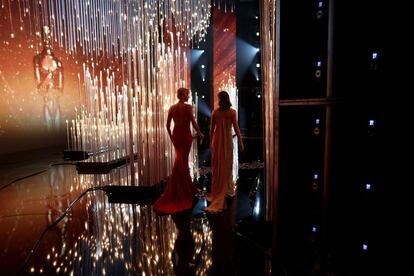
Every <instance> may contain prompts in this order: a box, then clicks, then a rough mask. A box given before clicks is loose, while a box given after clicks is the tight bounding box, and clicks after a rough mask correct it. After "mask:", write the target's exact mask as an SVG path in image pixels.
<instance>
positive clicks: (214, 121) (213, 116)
mask: <svg viewBox="0 0 414 276" xmlns="http://www.w3.org/2000/svg"><path fill="white" fill-rule="evenodd" d="M215 114H216V113H215V112H214V111H213V114H212V115H211V125H210V147H212V145H213V136H214V131H215V130H216V116H215Z"/></svg>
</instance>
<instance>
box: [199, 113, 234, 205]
mask: <svg viewBox="0 0 414 276" xmlns="http://www.w3.org/2000/svg"><path fill="white" fill-rule="evenodd" d="M236 116H237V113H236V110H234V109H232V108H230V109H228V110H224V111H220V110H218V109H216V110H215V111H214V112H213V115H212V120H215V130H214V134H213V137H212V138H211V139H212V149H211V170H212V182H211V194H210V195H209V196H208V197H207V200H208V201H211V204H210V205H209V206H208V207H207V208H205V209H204V210H205V211H207V212H210V213H217V212H221V211H223V210H224V209H226V208H227V206H226V196H227V195H230V196H233V195H234V182H233V133H232V128H233V123H232V122H233V120H234V119H235V118H234V117H236Z"/></svg>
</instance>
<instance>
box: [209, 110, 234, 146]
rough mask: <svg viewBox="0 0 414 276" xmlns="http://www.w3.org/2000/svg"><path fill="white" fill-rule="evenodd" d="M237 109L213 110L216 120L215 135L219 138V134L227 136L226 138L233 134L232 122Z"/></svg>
mask: <svg viewBox="0 0 414 276" xmlns="http://www.w3.org/2000/svg"><path fill="white" fill-rule="evenodd" d="M235 113H236V111H235V110H234V109H232V108H229V109H227V110H220V109H216V110H214V112H213V115H212V116H213V118H212V119H213V120H214V121H215V127H216V131H215V133H214V134H215V135H214V136H215V137H213V139H214V138H215V139H217V138H218V137H219V136H222V138H224V137H223V135H224V136H226V138H228V139H231V136H232V123H233V117H234V116H235Z"/></svg>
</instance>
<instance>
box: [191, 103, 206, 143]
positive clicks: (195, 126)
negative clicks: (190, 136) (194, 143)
mask: <svg viewBox="0 0 414 276" xmlns="http://www.w3.org/2000/svg"><path fill="white" fill-rule="evenodd" d="M188 107H189V112H190V118H191V124H192V125H193V128H194V129H195V130H196V131H197V134H198V136H199V137H200V139H201V140H203V139H204V134H203V133H202V132H201V130H200V127H199V126H198V123H197V121H196V119H195V117H194V113H193V107H192V106H191V105H189V106H188Z"/></svg>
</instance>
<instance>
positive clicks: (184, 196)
mask: <svg viewBox="0 0 414 276" xmlns="http://www.w3.org/2000/svg"><path fill="white" fill-rule="evenodd" d="M189 96H190V91H189V90H188V89H186V88H179V89H178V90H177V98H178V99H179V101H178V103H176V104H174V105H173V106H171V107H170V109H169V110H168V117H167V131H168V135H169V136H170V139H171V141H172V143H173V145H174V148H175V161H174V166H173V169H172V173H171V175H170V177H169V180H168V183H167V187H166V189H165V191H164V193H163V194H162V195H161V197H160V198H159V199H158V200H157V201H156V202H155V203H154V205H153V209H154V211H155V212H156V213H157V214H160V215H162V214H173V213H176V212H180V211H183V210H186V209H189V208H192V204H193V195H194V194H195V193H196V192H197V189H196V187H195V186H194V184H193V182H192V180H191V176H190V170H189V168H188V155H189V153H190V149H191V145H192V141H193V136H192V134H191V129H190V123H191V124H192V125H193V127H194V129H195V130H196V131H197V134H198V136H199V137H200V139H201V140H202V139H203V138H204V135H203V133H201V131H200V128H199V126H198V124H197V121H196V120H195V118H194V114H193V108H192V106H191V105H188V104H186V102H187V101H188V99H189ZM171 120H174V130H173V132H172V134H171Z"/></svg>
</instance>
